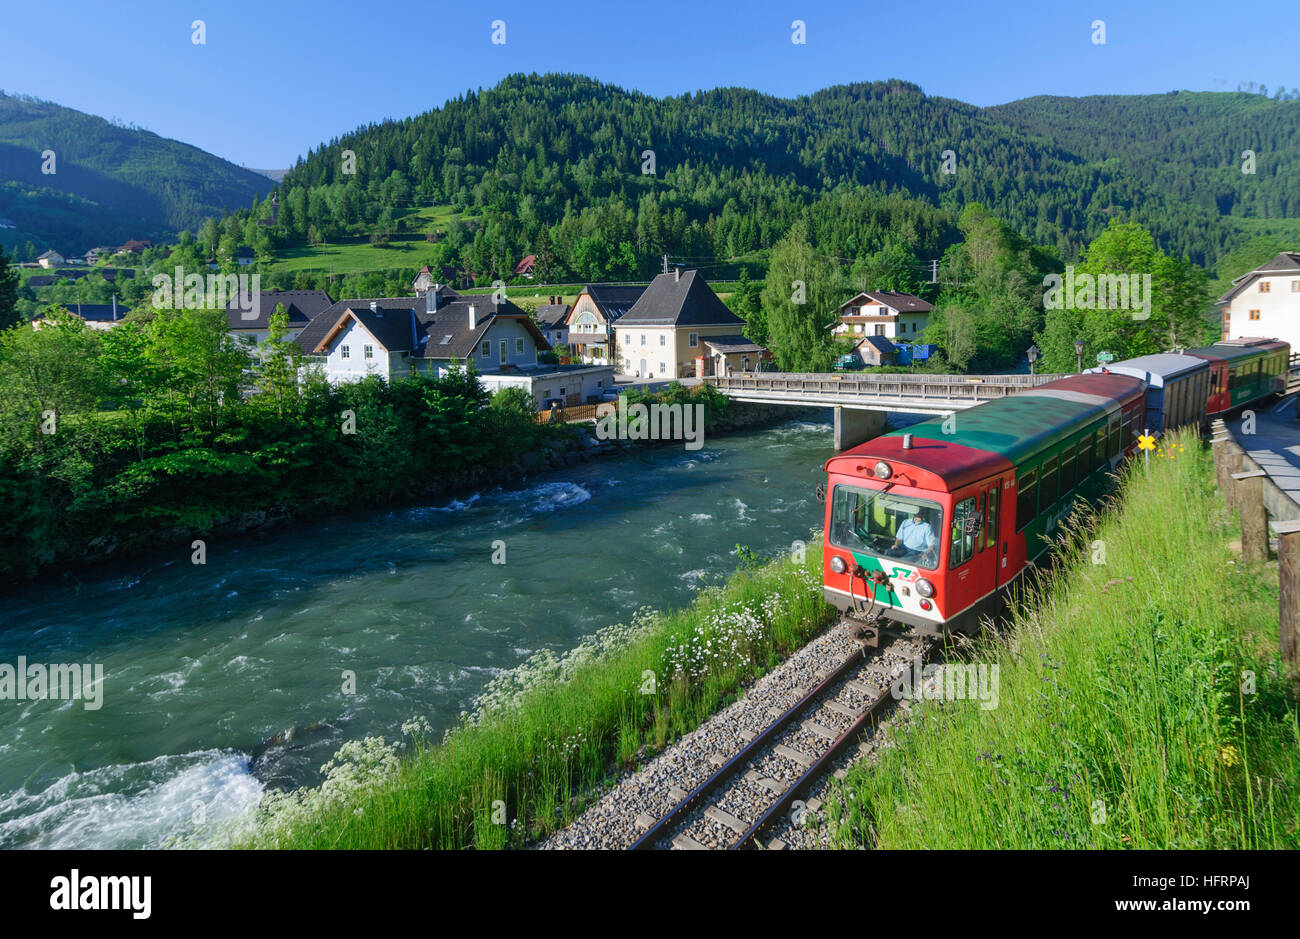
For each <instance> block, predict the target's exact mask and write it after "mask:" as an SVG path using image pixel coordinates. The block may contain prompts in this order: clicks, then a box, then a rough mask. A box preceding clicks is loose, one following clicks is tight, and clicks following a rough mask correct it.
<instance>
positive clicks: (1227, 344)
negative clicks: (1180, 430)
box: [1186, 339, 1291, 417]
mask: <svg viewBox="0 0 1300 939" xmlns="http://www.w3.org/2000/svg"><path fill="white" fill-rule="evenodd" d="M1290 352H1291V346H1290V345H1289V344H1288V343H1285V342H1279V341H1277V340H1276V339H1225V340H1224V341H1223V342H1217V343H1215V344H1214V345H1212V346H1206V347H1204V348H1203V349H1188V350H1187V353H1186V354H1187V355H1192V356H1196V357H1197V358H1198V359H1205V360H1206V361H1208V362H1209V363H1210V397H1209V402H1208V405H1207V408H1206V410H1207V413H1208V414H1209V416H1210V417H1217V416H1218V415H1220V414H1224V413H1226V412H1228V411H1232V410H1235V409H1237V408H1240V407H1245V406H1246V405H1248V404H1253V403H1254V402H1256V401H1261V400H1263V399H1265V398H1270V397H1273V396H1274V395H1278V394H1281V393H1282V392H1284V391H1285V390H1286V379H1287V369H1288V364H1289V360H1290Z"/></svg>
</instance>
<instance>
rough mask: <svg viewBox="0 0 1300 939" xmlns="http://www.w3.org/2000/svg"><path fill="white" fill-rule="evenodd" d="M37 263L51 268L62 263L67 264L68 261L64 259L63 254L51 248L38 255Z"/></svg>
mask: <svg viewBox="0 0 1300 939" xmlns="http://www.w3.org/2000/svg"><path fill="white" fill-rule="evenodd" d="M36 263H37V264H39V265H40V266H41V267H43V268H45V269H46V270H49V269H50V268H52V267H58V266H59V265H60V264H65V263H67V262H66V261H65V260H64V258H63V255H61V254H59V252H57V251H54V250H53V249H51V250H49V251H46V252H45V253H44V254H42V255H41V256H40V257H38V258H37V259H36Z"/></svg>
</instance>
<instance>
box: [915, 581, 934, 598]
mask: <svg viewBox="0 0 1300 939" xmlns="http://www.w3.org/2000/svg"><path fill="white" fill-rule="evenodd" d="M916 592H917V593H919V594H920V595H921V596H923V597H933V596H934V584H932V583H930V582H929V581H928V580H926V579H925V578H924V577H922V578H920V579H919V580H917V582H916Z"/></svg>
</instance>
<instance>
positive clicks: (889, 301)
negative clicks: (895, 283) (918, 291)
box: [830, 290, 934, 341]
mask: <svg viewBox="0 0 1300 939" xmlns="http://www.w3.org/2000/svg"><path fill="white" fill-rule="evenodd" d="M933 309H934V306H933V305H932V304H930V303H927V302H926V301H925V300H922V299H921V298H920V297H914V296H912V295H911V294H910V293H894V292H892V291H889V290H864V291H863V292H861V293H859V294H856V295H854V296H853V297H851V298H849V299H848V300H846V301H845V302H844V303H841V304H840V305H839V307H838V308H837V310H836V317H837V318H836V320H835V322H834V323H833V324H832V325H831V327H830V328H831V332H832V333H833V334H834V335H835V337H836V338H837V339H848V340H853V341H856V340H857V339H858V338H860V337H862V336H884V337H885V338H887V339H892V340H906V341H911V340H913V339H918V338H919V337H920V333H922V332H923V331H924V330H925V327H926V326H927V325H928V324H929V322H930V312H931V311H932V310H933Z"/></svg>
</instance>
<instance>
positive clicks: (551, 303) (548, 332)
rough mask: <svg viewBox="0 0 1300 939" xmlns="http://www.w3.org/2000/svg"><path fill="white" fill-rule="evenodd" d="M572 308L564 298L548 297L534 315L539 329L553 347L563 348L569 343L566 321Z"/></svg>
mask: <svg viewBox="0 0 1300 939" xmlns="http://www.w3.org/2000/svg"><path fill="white" fill-rule="evenodd" d="M569 310H570V307H569V305H568V304H567V303H565V302H564V298H563V297H548V298H547V302H546V303H543V304H540V305H539V306H538V307H537V310H536V312H535V313H534V314H533V315H534V316H535V317H536V318H537V328H538V329H540V330H541V331H542V335H543V336H545V337H546V341H547V342H549V343H550V344H551V345H552V346H562V345H564V344H565V343H566V342H567V341H568V337H569V328H568V327H567V326H565V325H564V321H565V320H566V319H567V318H568V316H569Z"/></svg>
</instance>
